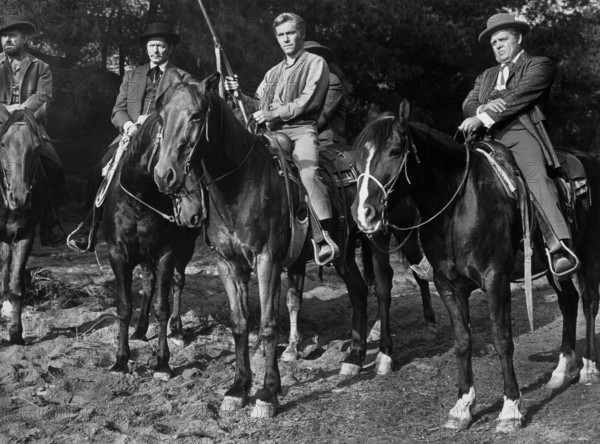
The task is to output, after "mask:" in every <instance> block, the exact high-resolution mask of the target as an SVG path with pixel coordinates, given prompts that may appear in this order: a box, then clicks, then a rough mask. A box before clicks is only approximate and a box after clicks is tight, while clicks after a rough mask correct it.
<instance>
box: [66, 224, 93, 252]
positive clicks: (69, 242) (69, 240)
mask: <svg viewBox="0 0 600 444" xmlns="http://www.w3.org/2000/svg"><path fill="white" fill-rule="evenodd" d="M84 224H85V221H83V222H81V223H80V224H79V225H77V228H75V229H74V230H73V231H71V233H69V235H68V236H67V246H68V247H69V248H70V249H71V250H73V251H76V252H77V253H87V252H89V251H90V249H91V247H92V240H93V237H94V235H95V233H94V228H93V227H92V229H91V230H89V233H88V242H87V246H86V247H85V248H79V247H78V246H77V243H76V242H75V241H74V240H72V237H73V236H74V235H75V233H77V232H79V230H81V228H83V225H84ZM92 225H93V223H92Z"/></svg>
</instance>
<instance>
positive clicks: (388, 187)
mask: <svg viewBox="0 0 600 444" xmlns="http://www.w3.org/2000/svg"><path fill="white" fill-rule="evenodd" d="M383 118H384V119H390V118H391V119H394V118H395V117H394V116H386V117H383ZM404 128H406V139H407V143H408V146H409V148H408V149H407V150H406V153H405V155H404V157H403V159H402V162H401V163H400V166H399V167H398V169H397V170H396V172H395V173H394V174H393V175H392V177H391V178H390V180H389V181H388V182H387V183H386V184H385V185H383V184H382V183H381V182H380V181H379V180H377V178H375V177H373V176H372V175H371V174H367V173H363V174H361V175H360V176H358V179H357V186H358V187H359V188H360V180H361V179H363V180H371V181H373V183H375V185H377V187H379V189H380V190H381V194H382V197H381V199H380V201H379V205H380V208H382V209H383V210H382V216H381V220H382V225H383V229H384V230H386V229H387V228H388V227H389V228H392V229H394V230H397V231H411V232H412V231H413V230H415V229H417V228H420V227H422V226H424V225H427V224H428V223H430V222H432V221H433V220H434V219H436V218H437V217H438V216H439V215H441V214H442V213H443V212H444V211H446V210H447V209H448V207H449V206H450V205H451V204H452V203H453V202H454V200H455V199H456V198H457V197H458V195H459V194H460V193H461V191H462V189H463V186H464V184H465V183H466V181H467V177H468V175H469V167H470V163H471V156H470V151H469V146H468V144H467V143H465V144H464V147H465V157H466V160H465V171H464V174H463V177H462V179H461V181H460V184H459V185H458V187H457V189H456V191H455V192H454V194H453V195H452V197H451V198H450V200H449V201H448V202H447V203H446V204H445V205H444V206H443V207H442V209H440V210H439V211H437V212H436V213H435V214H434V215H433V216H431V217H430V218H428V219H427V220H425V221H423V222H420V217H419V216H418V215H417V219H416V221H415V223H414V224H413V225H412V226H410V227H399V226H397V225H394V224H392V223H391V222H390V221H389V220H388V205H387V204H388V201H389V198H390V194H391V193H392V192H393V191H394V186H395V185H396V182H397V181H398V179H399V178H400V176H401V175H402V173H403V172H404V176H405V178H406V181H407V182H408V184H409V185H410V184H411V182H410V179H409V177H408V163H407V159H408V156H409V155H410V154H412V155H414V156H415V160H416V162H417V165H418V164H420V163H421V161H420V159H419V155H418V150H417V147H416V145H415V143H414V140H413V137H412V135H411V132H410V127H409V126H408V125H406V126H405V127H404ZM409 237H410V234H409V235H408V236H406V239H408V238H409ZM406 239H405V240H404V242H406ZM404 242H403V243H402V244H401V245H400V246H398V247H397V248H395V249H394V250H391V251H390V252H393V251H396V250H399V249H400V248H401V247H402V246H403V245H404Z"/></svg>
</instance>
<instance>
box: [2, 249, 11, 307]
mask: <svg viewBox="0 0 600 444" xmlns="http://www.w3.org/2000/svg"><path fill="white" fill-rule="evenodd" d="M11 260H12V252H11V250H10V244H7V243H5V242H2V243H0V261H2V262H1V265H0V266H1V268H0V271H1V273H2V275H1V276H0V284H1V285H2V292H1V295H0V296H1V298H2V299H1V300H2V317H4V318H6V319H12V313H13V304H12V303H11V302H10V263H11Z"/></svg>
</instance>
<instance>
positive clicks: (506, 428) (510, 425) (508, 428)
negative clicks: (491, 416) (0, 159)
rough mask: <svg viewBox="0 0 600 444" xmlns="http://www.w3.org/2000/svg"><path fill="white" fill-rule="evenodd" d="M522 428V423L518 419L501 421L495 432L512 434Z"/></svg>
mask: <svg viewBox="0 0 600 444" xmlns="http://www.w3.org/2000/svg"><path fill="white" fill-rule="evenodd" d="M522 427H523V421H522V420H519V419H502V420H500V421H498V425H497V426H496V432H498V433H512V432H516V431H517V430H519V429H521V428H522Z"/></svg>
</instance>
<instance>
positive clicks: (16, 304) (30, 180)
mask: <svg viewBox="0 0 600 444" xmlns="http://www.w3.org/2000/svg"><path fill="white" fill-rule="evenodd" d="M0 121H2V122H4V123H3V124H2V126H1V127H0V142H1V148H0V166H1V168H0V176H1V180H0V194H2V199H1V200H0V242H1V243H2V246H1V249H2V251H1V260H2V302H3V306H2V313H3V315H7V316H10V317H11V323H10V327H9V330H8V334H9V340H10V343H11V344H20V345H23V344H24V341H23V325H22V324H21V310H22V308H23V297H24V295H25V266H26V264H27V259H28V258H29V254H30V253H31V248H32V246H33V241H34V239H35V229H36V226H37V225H38V223H39V222H40V219H41V217H42V210H43V205H45V204H46V203H45V201H44V198H43V196H44V194H43V182H42V173H41V167H40V160H39V147H40V145H41V144H42V143H43V140H42V137H41V135H40V131H39V128H38V124H37V122H36V120H35V118H34V115H33V114H32V113H31V112H30V111H27V110H17V111H15V112H13V113H12V114H10V116H9V114H8V112H7V111H6V109H5V108H4V106H0Z"/></svg>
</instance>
